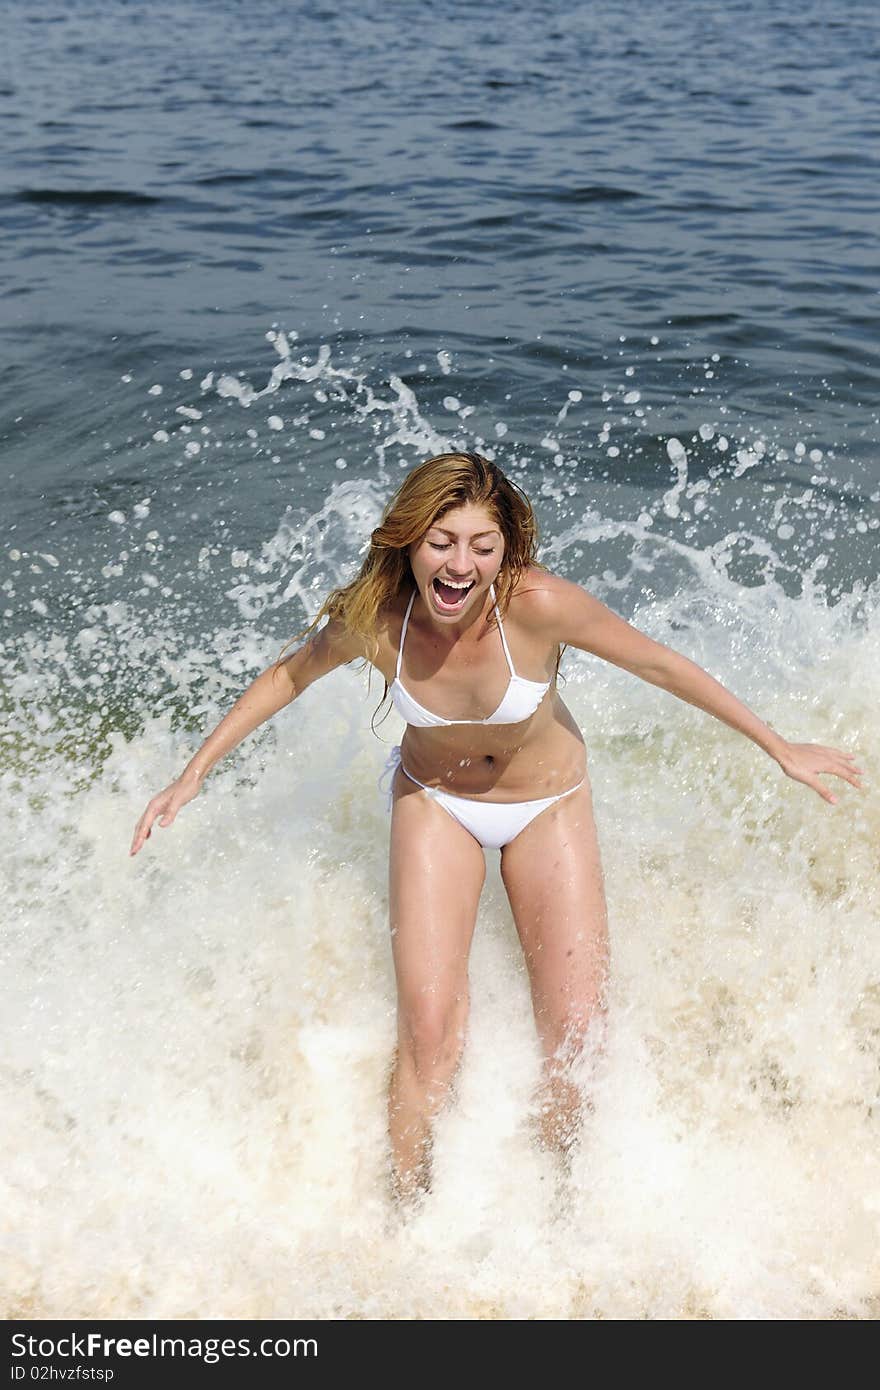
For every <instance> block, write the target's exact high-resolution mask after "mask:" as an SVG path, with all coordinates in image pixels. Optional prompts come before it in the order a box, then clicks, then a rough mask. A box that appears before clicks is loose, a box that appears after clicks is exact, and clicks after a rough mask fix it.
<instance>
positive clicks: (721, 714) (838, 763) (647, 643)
mask: <svg viewBox="0 0 880 1390" xmlns="http://www.w3.org/2000/svg"><path fill="white" fill-rule="evenodd" d="M543 578H544V576H542V579H543ZM546 578H547V580H549V581H550V584H549V586H548V588H547V589H545V590H544V594H543V595H542V596H541V599H542V606H543V607H544V609H545V617H547V618H550V617H551V613H552V618H553V620H554V621H553V622H552V626H553V627H554V628H556V629H557V631H558V637H557V640H558V641H559V642H560V643H565V644H566V645H568V646H571V647H578V648H579V649H580V650H581V651H585V652H591V653H592V654H593V655H594V656H599V657H602V659H603V660H604V661H610V662H613V664H614V665H615V666H621V667H623V669H624V670H625V671H631V672H632V673H633V675H636V676H639V677H640V678H641V679H642V680H643V681H649V682H650V684H651V685H657V686H660V688H661V689H662V690H668V691H669V692H670V694H672V695H676V696H677V697H678V698H679V699H680V700H685V701H687V703H688V704H689V705H696V707H697V708H698V709H702V710H705V711H706V713H707V714H711V715H714V717H715V718H716V719H720V720H721V721H722V723H724V724H727V725H729V727H730V728H731V729H736V730H737V732H738V733H741V734H745V736H746V738H750V739H752V741H753V742H754V743H757V745H758V747H759V748H763V750H764V752H765V753H767V754H768V755H769V756H770V757H771V758H773V759H775V761H776V762H777V763H778V764H779V766H780V767H781V768H782V770H783V772H785V773H786V774H787V775H788V776H789V777H792V778H794V780H795V781H796V782H803V783H804V784H805V785H806V786H808V787H812V788H813V790H814V791H815V792H818V794H819V795H820V796H821V797H822V798H823V799H824V800H825V801H828V802H830V803H831V805H832V806H833V805H835V804H836V802H837V797H836V796H834V795H833V793H832V792H830V791H829V790H828V788H827V787H826V786H825V785H824V783H823V782H820V780H819V776H818V774H819V773H820V772H826V773H831V775H832V776H834V777H840V778H841V779H842V780H843V781H845V782H849V783H851V784H852V786H854V787H858V788H859V789H861V782H860V781H859V777H860V775H861V768H859V767H856V765H855V755H854V754H853V753H845V752H842V751H841V750H840V749H837V748H826V747H824V746H823V745H822V744H818V743H789V742H788V740H787V739H784V738H782V737H781V736H780V735H779V734H777V733H776V731H775V730H774V729H771V728H770V726H769V725H768V724H765V723H764V722H763V721H762V720H760V719H759V718H758V716H757V715H756V714H753V713H752V711H751V710H750V709H749V708H748V707H747V706H746V705H744V704H743V703H742V701H741V700H738V699H737V698H736V696H735V695H732V694H731V692H730V691H729V690H727V689H726V688H725V687H724V686H723V685H722V684H721V683H720V681H717V680H715V678H714V677H713V676H710V675H709V674H708V672H707V671H704V670H703V669H702V667H700V666H697V665H696V663H695V662H693V661H690V660H689V659H688V658H687V657H686V656H682V655H681V654H680V653H679V652H676V651H673V650H672V648H671V647H666V646H664V645H663V643H662V642H655V641H654V640H653V638H651V637H648V636H646V635H645V633H643V632H640V631H639V630H638V628H635V627H633V626H632V625H631V624H630V623H628V622H626V621H625V619H623V618H621V617H619V616H618V614H616V613H614V612H613V611H612V609H610V608H607V607H606V606H605V604H604V603H601V602H600V601H599V600H598V599H596V598H593V596H592V595H591V594H588V593H587V592H586V590H584V589H582V588H581V587H580V586H579V585H577V584H571V583H569V581H568V580H565V579H560V578H559V577H558V576H556V575H553V576H551V575H547V576H546ZM542 588H543V585H542ZM548 599H549V600H550V602H549V603H548V602H547V600H548ZM545 631H546V628H545Z"/></svg>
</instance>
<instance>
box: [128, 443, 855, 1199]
mask: <svg viewBox="0 0 880 1390" xmlns="http://www.w3.org/2000/svg"><path fill="white" fill-rule="evenodd" d="M536 548H537V535H536V529H535V520H534V516H533V513H532V508H531V506H530V504H529V502H528V499H527V498H526V497H525V495H524V494H523V493H522V492H521V491H520V490H519V489H518V488H517V487H515V486H514V485H513V484H512V483H511V482H510V481H509V480H508V479H507V478H506V477H505V476H504V474H503V473H502V472H501V470H500V469H499V468H497V467H496V466H495V464H493V463H491V462H489V460H488V459H485V458H482V457H481V456H480V455H478V454H441V455H440V456H439V457H437V458H432V459H429V460H428V461H427V462H426V463H423V464H421V466H420V467H418V468H416V469H415V470H414V471H413V472H412V473H410V474H409V476H408V477H407V478H406V479H405V481H404V482H403V484H402V486H401V487H400V489H399V490H398V492H397V494H396V495H395V497H394V498H393V499H392V500H391V502H390V504H389V506H388V508H387V510H386V513H385V516H384V519H383V521H382V523H381V525H380V526H378V527H377V529H376V530H375V531H374V532H373V535H372V543H371V546H370V550H369V553H368V555H367V558H366V560H365V561H364V563H363V565H362V567H361V570H360V573H359V574H358V575H357V576H356V578H355V579H354V580H353V581H352V582H351V583H350V584H349V585H347V586H346V587H345V588H343V589H337V590H335V591H334V592H333V593H332V594H331V595H330V596H329V598H328V599H327V601H326V602H325V603H324V605H323V607H322V608H321V610H320V612H319V613H318V616H317V617H316V619H315V621H314V623H312V624H311V627H310V628H308V629H306V633H308V634H310V635H309V637H308V640H307V641H305V642H304V644H303V645H302V646H300V647H299V648H298V649H297V650H296V651H295V652H293V653H292V654H291V655H289V656H284V654H283V653H282V657H281V658H280V659H279V660H278V661H277V662H276V663H275V664H274V665H272V666H270V667H269V668H268V669H267V670H266V671H264V672H263V673H262V675H260V676H258V677H257V679H256V680H255V681H254V682H253V684H252V685H251V686H250V687H249V688H248V689H247V690H246V691H245V692H244V694H243V695H242V696H241V697H240V699H239V700H238V701H237V702H236V704H235V705H234V706H233V707H232V709H231V710H230V712H229V713H228V714H227V715H226V717H225V718H224V719H223V720H222V721H221V723H220V724H218V726H217V728H216V729H215V730H214V732H213V733H212V734H211V735H210V737H209V738H208V739H207V740H206V742H205V743H204V744H203V745H202V747H201V748H200V749H199V751H198V752H197V753H196V755H195V757H194V758H193V759H192V760H191V762H190V763H189V764H188V766H187V767H186V769H185V770H184V771H183V773H182V774H181V775H180V777H179V778H178V779H177V781H175V782H173V783H172V784H171V786H169V787H166V788H165V790H164V791H162V792H160V793H159V794H158V795H157V796H155V797H153V799H152V801H151V802H150V804H149V805H148V807H147V809H146V811H145V812H144V814H143V815H142V817H141V819H140V821H139V822H138V825H137V828H136V830H135V833H134V839H133V841H132V845H131V853H132V854H137V853H138V851H139V850H140V849H141V847H142V846H143V844H144V843H145V841H146V840H147V839H148V838H149V836H150V833H151V830H152V826H153V824H154V822H155V821H157V820H158V823H159V825H160V826H169V825H172V824H173V823H174V819H175V817H176V815H177V813H178V811H179V810H180V809H181V807H182V806H184V805H185V804H186V803H187V802H188V801H191V800H192V799H193V797H194V796H196V794H197V793H198V792H199V790H200V789H201V786H202V783H203V782H204V780H205V777H206V776H207V774H208V773H209V772H210V771H211V769H212V768H213V767H214V766H215V765H216V764H217V763H218V762H219V760H220V759H221V758H222V757H223V756H224V755H225V754H227V753H228V752H229V751H230V750H231V749H233V748H235V747H236V745H237V744H239V743H240V742H241V740H242V739H243V738H245V736H246V735H247V734H249V733H251V731H252V730H254V729H255V728H256V727H257V726H258V725H259V724H262V723H263V721H264V720H266V719H268V718H270V716H272V715H273V714H275V713H277V711H278V710H280V709H281V708H283V707H284V706H285V705H288V704H290V702H291V701H292V700H294V699H295V698H296V697H297V696H298V695H299V694H301V693H302V691H304V690H306V689H307V688H308V687H309V686H310V685H312V684H313V683H314V682H315V681H316V680H319V679H320V678H321V677H322V676H326V675H328V674H329V672H331V671H333V670H334V669H335V668H336V667H337V666H342V665H344V664H345V663H346V662H350V661H353V660H355V659H357V658H359V657H360V658H364V659H365V660H366V661H367V662H370V663H371V664H372V665H373V666H374V667H376V669H377V670H378V671H379V672H380V673H381V675H382V676H383V678H384V681H385V694H386V695H387V693H388V692H389V690H390V692H391V697H392V700H393V703H394V705H395V707H396V708H397V710H398V712H399V713H400V714H401V715H402V716H403V718H404V720H405V721H406V724H407V729H406V733H405V735H404V738H403V743H402V745H401V747H400V748H396V749H395V750H394V751H393V753H392V755H391V758H390V759H389V764H388V772H389V774H390V775H391V787H390V801H391V806H392V811H393V814H392V818H391V855H390V892H389V897H390V918H391V940H392V951H393V956H394V966H395V972H396V978H397V989H398V1045H397V1050H396V1055H395V1061H394V1068H393V1073H392V1077H391V1085H390V1093H389V1108H388V1113H389V1132H390V1139H391V1148H392V1172H393V1178H394V1187H395V1191H396V1193H397V1194H398V1195H399V1196H401V1197H405V1196H409V1195H412V1194H415V1193H417V1192H418V1191H419V1190H421V1189H424V1188H425V1187H427V1185H428V1182H429V1176H430V1126H431V1120H432V1117H433V1116H434V1115H435V1114H436V1112H437V1110H438V1107H439V1106H440V1105H441V1104H442V1102H443V1100H444V1098H445V1097H446V1095H447V1093H448V1091H449V1088H450V1085H451V1082H452V1080H453V1077H454V1074H455V1072H456V1069H457V1066H458V1062H459V1058H460V1055H461V1051H462V1046H463V1041H464V1036H465V1027H466V1021H467V1011H468V979H467V962H468V954H469V949H470V943H471V938H472V935H473V931H474V924H475V920H476V913H477V904H478V902H479V898H480V892H481V889H482V886H483V881H484V878H485V859H484V855H483V850H484V848H492V849H500V851H501V874H502V878H503V881H504V885H505V888H506V890H507V894H508V897H509V899H510V905H511V909H512V911H513V917H514V921H515V923H516V928H517V931H518V933H519V938H520V941H521V943H522V947H523V951H524V954H525V960H526V963H527V967H528V972H529V979H530V983H531V994H532V1002H533V1007H534V1014H535V1021H536V1025H537V1029H538V1034H539V1037H540V1042H541V1047H542V1051H543V1055H544V1059H545V1061H544V1067H545V1073H544V1079H543V1082H542V1086H543V1090H544V1095H543V1096H542V1106H541V1122H540V1130H541V1138H542V1140H543V1142H544V1143H546V1144H548V1145H550V1146H553V1147H555V1148H557V1149H562V1150H564V1149H565V1148H566V1147H567V1146H568V1145H569V1143H570V1141H571V1139H572V1137H573V1135H574V1134H575V1132H576V1126H577V1120H578V1117H579V1105H580V1097H579V1092H578V1090H577V1088H576V1086H575V1085H574V1083H573V1081H572V1080H571V1079H570V1063H571V1061H572V1059H573V1058H574V1057H575V1056H577V1055H578V1052H579V1050H580V1049H581V1048H582V1047H583V1044H584V1041H585V1039H586V1035H587V1031H588V1029H590V1027H591V1024H594V1025H595V1024H597V1023H598V1024H599V1025H601V1021H602V1016H603V1010H604V988H605V983H606V979H607V974H608V930H607V922H606V910H605V897H604V891H603V884H602V868H601V863H600V858H599V847H598V842H597V837H596V828H595V824H594V820H593V808H592V801H591V796H590V784H589V780H588V777H587V770H586V752H585V748H584V741H583V738H582V737H581V733H580V730H579V729H578V727H577V725H576V724H575V722H574V720H573V719H572V717H571V715H570V713H569V711H568V710H567V708H566V706H565V704H564V702H563V700H562V699H561V697H560V695H559V693H558V691H557V690H556V684H555V681H556V674H557V669H558V665H559V658H560V654H561V650H562V648H563V647H564V646H573V647H579V648H580V649H581V650H582V651H586V652H592V653H593V654H594V655H596V656H599V657H603V658H604V659H605V660H606V661H611V662H613V663H614V664H615V665H617V666H622V667H623V668H624V669H625V670H627V671H631V672H632V673H633V674H634V675H636V676H640V677H641V678H642V680H645V681H649V682H650V683H651V684H652V685H657V686H660V687H661V688H662V689H664V690H668V691H670V692H671V693H672V694H674V695H677V696H678V697H679V698H680V699H682V700H686V701H687V702H688V703H689V704H692V705H696V706H698V707H699V708H700V709H703V710H705V711H706V712H707V713H709V714H712V715H714V716H715V717H716V718H717V719H720V720H723V722H724V723H725V724H728V725H730V727H731V728H733V729H737V730H738V731H739V732H740V733H742V734H745V736H746V737H747V738H750V739H752V740H753V741H754V742H755V743H757V744H758V746H759V747H760V748H762V749H763V750H764V752H765V753H767V754H768V755H769V756H770V757H771V758H773V759H774V760H775V761H776V762H777V763H778V764H779V766H780V767H781V768H782V770H783V771H784V772H785V773H787V775H788V776H789V777H792V778H794V779H795V780H796V781H798V782H803V783H805V784H806V785H807V786H808V787H812V788H813V790H814V791H816V792H817V793H818V794H819V795H820V796H821V797H823V798H824V799H825V800H826V801H828V802H831V803H834V802H835V800H836V798H835V797H834V796H833V795H832V794H831V792H830V791H829V790H828V788H827V787H826V786H825V785H824V784H823V783H822V782H821V781H820V779H819V774H820V773H831V774H832V775H834V776H836V777H839V778H842V779H843V780H844V781H846V782H850V783H851V784H852V785H853V786H860V783H859V776H860V769H859V768H858V767H856V766H855V762H854V758H853V755H852V754H851V753H844V752H839V751H838V750H837V749H834V748H825V747H822V746H820V745H818V744H803V743H789V742H788V741H787V740H786V739H784V738H782V737H781V736H780V735H779V734H777V733H775V732H774V731H773V730H772V729H770V728H769V727H768V726H767V725H766V724H763V723H762V722H761V720H760V719H758V717H757V716H756V715H754V714H752V712H751V711H750V710H748V709H747V708H746V707H745V705H743V704H741V702H740V701H739V700H737V699H736V697H735V696H733V695H732V694H731V693H730V692H729V691H728V690H726V689H725V688H724V686H722V685H720V684H719V683H718V681H716V680H714V679H713V678H712V677H711V676H710V675H707V673H706V672H705V671H703V670H701V669H700V667H699V666H696V665H694V663H693V662H692V661H689V660H688V659H687V658H686V657H684V656H680V655H678V654H677V653H676V652H674V651H672V650H670V648H668V647H665V646H663V645H662V644H661V643H659V642H655V641H653V640H652V639H651V638H650V637H647V636H645V635H644V634H643V633H641V632H639V631H638V630H637V629H636V628H634V627H632V626H631V625H630V624H629V623H627V622H625V621H624V620H623V619H622V618H619V617H617V616H616V615H615V614H614V613H613V612H612V611H611V610H610V609H609V608H606V607H605V605H604V604H602V603H600V602H599V601H598V600H597V599H595V598H592V597H591V596H590V595H589V594H588V593H586V592H585V591H584V590H583V589H582V588H580V587H579V586H578V585H577V584H572V583H570V582H569V581H568V580H565V579H562V578H559V577H558V576H557V575H554V574H551V573H549V572H548V571H547V570H545V569H544V568H543V567H542V566H541V565H539V564H538V563H537V560H536V558H535V557H536ZM324 618H327V620H328V621H327V622H326V623H325V624H324V625H323V626H322V627H321V626H319V625H320V624H321V622H322V620H323V619H324Z"/></svg>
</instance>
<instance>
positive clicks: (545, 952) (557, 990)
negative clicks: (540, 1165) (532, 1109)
mask: <svg viewBox="0 0 880 1390" xmlns="http://www.w3.org/2000/svg"><path fill="white" fill-rule="evenodd" d="M501 874H502V878H503V880H504V886H505V888H506V889H507V895H508V898H509V899H510V906H511V909H512V911H513V916H514V921H515V923H516V928H517V932H518V933H519V939H520V942H521V943H522V948H523V953H524V956H525V960H526V965H527V967H528V972H529V982H530V985H531V992H532V1006H533V1009H534V1014H535V1023H536V1025H537V1029H538V1036H539V1038H540V1042H541V1049H542V1051H543V1054H544V1067H543V1073H544V1075H543V1083H542V1095H541V1098H540V1100H541V1109H540V1121H539V1137H540V1140H541V1142H542V1143H543V1144H544V1145H545V1146H546V1147H548V1148H550V1149H554V1150H556V1151H559V1152H563V1153H564V1152H566V1151H567V1150H568V1149H569V1148H570V1146H571V1144H572V1142H573V1141H574V1139H575V1138H576V1136H577V1132H578V1128H579V1122H580V1118H581V1099H582V1098H581V1093H580V1091H579V1089H578V1087H577V1086H576V1085H575V1084H574V1082H573V1081H572V1080H571V1079H570V1075H569V1073H570V1069H571V1064H572V1063H573V1062H574V1061H575V1060H576V1059H577V1057H578V1056H579V1055H580V1053H581V1051H582V1048H583V1045H584V1043H585V1041H586V1039H587V1035H588V1034H599V1035H600V1036H601V1031H602V1027H603V1024H604V1012H605V985H606V982H607V977H608V968H609V945H608V915H607V910H606V905H605V891H604V885H603V879H602V865H601V860H600V857H599V843H598V838H597V835H596V826H595V821H594V819H593V806H592V797H591V795H590V788H589V782H585V783H584V785H583V787H581V788H580V790H579V791H576V792H573V793H572V795H571V796H567V797H566V798H565V799H564V800H563V801H560V802H557V804H556V805H555V806H552V807H550V809H549V810H547V811H544V812H542V814H541V815H540V816H537V817H536V818H535V820H533V821H532V823H531V825H528V826H526V828H525V830H523V831H522V832H521V833H520V834H519V835H517V837H516V839H515V840H512V841H511V842H510V844H509V845H506V846H505V848H504V850H503V851H502V855H501Z"/></svg>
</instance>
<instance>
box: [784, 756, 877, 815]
mask: <svg viewBox="0 0 880 1390" xmlns="http://www.w3.org/2000/svg"><path fill="white" fill-rule="evenodd" d="M776 761H777V762H778V763H779V766H780V767H781V768H782V771H783V772H784V773H786V775H787V776H789V777H792V778H794V780H795V782H803V783H804V784H805V786H808V787H812V788H813V791H815V792H818V793H819V795H820V796H821V797H822V799H823V800H824V801H827V802H829V803H830V804H831V805H832V806H836V805H837V797H836V796H835V795H834V794H833V792H831V791H829V789H828V788H827V787H826V786H825V783H824V782H820V781H819V777H818V774H819V773H820V772H830V773H831V775H832V776H833V777H840V778H841V779H842V780H843V781H844V782H850V783H851V784H852V786H854V787H858V789H859V791H861V790H862V784H861V782H860V780H859V778H860V777H861V776H862V769H861V768H860V767H856V764H855V754H854V753H843V752H841V750H840V749H839V748H825V747H823V745H822V744H821V743H788V744H786V747H785V749H784V751H783V752H782V753H781V754H779V755H778V756H777V759H776Z"/></svg>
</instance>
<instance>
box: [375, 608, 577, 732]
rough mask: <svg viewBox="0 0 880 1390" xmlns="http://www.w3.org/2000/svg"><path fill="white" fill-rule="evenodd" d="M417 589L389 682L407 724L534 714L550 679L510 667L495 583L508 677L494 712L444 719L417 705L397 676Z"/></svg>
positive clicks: (509, 719)
mask: <svg viewBox="0 0 880 1390" xmlns="http://www.w3.org/2000/svg"><path fill="white" fill-rule="evenodd" d="M417 593H418V590H417V589H413V592H412V595H411V597H410V601H409V606H408V607H407V610H406V616H405V617H404V620H403V627H402V628H401V631H400V646H399V648H398V650H397V674H396V675H395V677H394V680H393V681H392V683H391V700H392V702H393V704H394V708H395V709H396V710H397V712H398V714H400V715H401V716H402V717H403V718H404V719H405V720H406V722H407V724H413V725H414V726H415V727H416V728H418V729H429V728H434V727H439V726H441V725H443V726H445V725H447V724H521V723H522V721H523V720H524V719H528V718H529V716H530V715H532V714H534V713H535V710H536V709H537V708H538V706H539V704H540V703H541V701H542V700H543V698H544V696H545V695H546V694H547V691H548V690H549V689H550V681H546V682H544V681H527V680H526V678H525V676H518V675H517V674H516V671H515V670H514V669H513V662H512V661H511V659H510V648H509V647H508V645H507V638H506V637H505V636H504V628H503V627H502V626H501V614H500V613H499V612H498V605H497V603H496V602H495V585H494V584H490V585H489V593H490V594H491V596H492V604H493V606H494V608H495V616H496V618H497V619H498V631H499V633H500V634H501V642H502V645H503V647H504V655H505V656H506V657H507V665H508V666H509V667H510V681H509V683H508V686H507V689H506V690H505V692H504V698H503V700H502V701H501V704H500V705H499V706H498V708H497V709H496V711H495V713H494V714H490V715H489V716H488V717H487V718H486V719H444V718H443V716H442V715H440V714H432V713H431V711H430V710H429V709H425V706H424V705H420V704H419V702H418V700H416V699H414V698H413V696H412V695H410V693H409V691H408V690H407V689H406V687H405V686H404V685H403V683H402V681H401V679H400V664H401V662H402V660H403V644H404V641H405V639H406V629H407V627H408V626H409V615H410V613H411V612H412V606H413V602H414V601H415V596H416V594H417Z"/></svg>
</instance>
